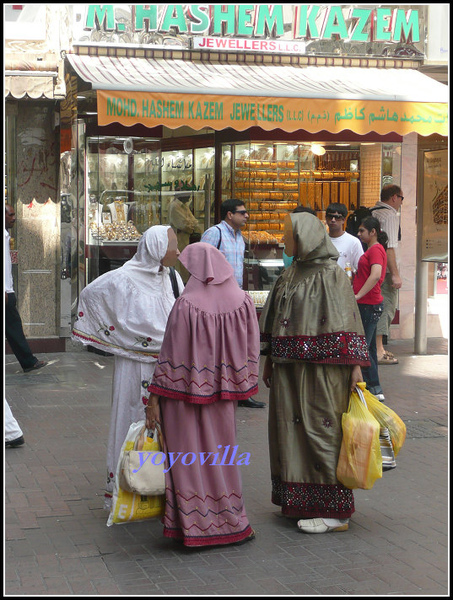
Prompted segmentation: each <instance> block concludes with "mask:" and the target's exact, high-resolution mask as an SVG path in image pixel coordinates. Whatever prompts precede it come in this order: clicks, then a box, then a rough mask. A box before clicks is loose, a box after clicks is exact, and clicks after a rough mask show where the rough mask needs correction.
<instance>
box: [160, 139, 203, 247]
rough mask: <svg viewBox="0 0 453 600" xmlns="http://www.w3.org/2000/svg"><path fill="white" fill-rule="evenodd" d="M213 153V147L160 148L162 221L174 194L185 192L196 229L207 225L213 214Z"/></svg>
mask: <svg viewBox="0 0 453 600" xmlns="http://www.w3.org/2000/svg"><path fill="white" fill-rule="evenodd" d="M214 156H215V150H214V148H213V147H206V148H195V149H192V148H191V149H188V150H180V149H177V150H171V151H165V152H162V192H161V202H162V222H163V223H167V222H168V206H169V204H170V202H171V201H172V200H173V198H175V195H177V193H180V194H181V193H183V192H187V194H188V195H190V199H189V202H188V207H189V209H190V211H191V212H192V214H193V215H194V217H195V218H196V219H197V221H198V225H199V227H198V229H199V231H200V232H203V231H204V230H205V229H207V228H208V227H210V225H211V222H213V218H214V205H213V202H214ZM170 224H171V223H170ZM181 249H182V248H180V250H181Z"/></svg>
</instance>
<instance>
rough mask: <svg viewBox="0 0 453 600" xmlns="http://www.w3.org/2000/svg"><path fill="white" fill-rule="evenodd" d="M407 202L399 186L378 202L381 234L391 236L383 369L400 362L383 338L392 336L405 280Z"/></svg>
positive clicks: (380, 353)
mask: <svg viewBox="0 0 453 600" xmlns="http://www.w3.org/2000/svg"><path fill="white" fill-rule="evenodd" d="M403 200H404V195H403V191H402V190H401V188H400V187H399V186H397V185H392V184H391V185H386V186H384V187H383V188H382V190H381V200H380V201H379V202H376V204H375V206H374V207H373V209H379V210H373V211H372V212H373V217H376V219H377V220H378V221H379V223H380V224H381V230H382V231H385V233H386V234H387V236H388V242H387V273H386V275H385V279H384V281H383V282H382V285H381V293H382V296H383V297H384V308H383V311H382V315H381V318H380V319H379V322H378V325H377V330H376V349H377V358H378V364H379V365H395V364H397V363H398V359H397V358H396V357H395V356H394V355H393V354H392V353H391V352H387V351H386V350H385V349H384V344H383V336H387V337H388V335H389V331H390V323H391V322H392V321H393V317H394V316H395V312H396V307H397V304H398V290H399V289H400V288H401V285H402V280H401V275H400V273H399V269H398V264H397V252H398V250H397V249H398V244H399V241H400V238H401V233H400V217H399V213H398V211H399V210H400V208H401V205H402V203H403Z"/></svg>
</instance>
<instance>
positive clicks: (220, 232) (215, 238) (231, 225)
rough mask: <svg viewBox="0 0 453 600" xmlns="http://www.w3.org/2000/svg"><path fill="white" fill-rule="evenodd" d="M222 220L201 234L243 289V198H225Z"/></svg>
mask: <svg viewBox="0 0 453 600" xmlns="http://www.w3.org/2000/svg"><path fill="white" fill-rule="evenodd" d="M220 218H221V219H222V221H221V222H220V223H219V224H218V225H214V226H213V227H210V228H209V229H207V230H206V231H205V232H204V233H203V235H202V236H201V241H202V242H206V243H207V244H211V245H212V246H215V247H216V248H217V249H218V250H220V252H222V254H223V255H224V256H225V258H226V259H227V261H228V262H229V263H230V265H231V266H232V267H233V269H234V274H235V276H236V281H237V282H238V284H239V287H240V288H241V289H242V285H243V280H244V252H245V242H244V238H243V237H242V233H241V230H242V229H243V227H245V224H246V223H247V219H248V218H249V214H248V212H247V210H246V208H245V205H244V202H243V201H242V200H235V199H230V200H225V201H224V202H222V205H221V207H220ZM239 406H245V407H247V408H263V407H264V406H266V405H265V403H264V402H257V401H256V400H254V399H253V398H249V399H248V400H241V401H239Z"/></svg>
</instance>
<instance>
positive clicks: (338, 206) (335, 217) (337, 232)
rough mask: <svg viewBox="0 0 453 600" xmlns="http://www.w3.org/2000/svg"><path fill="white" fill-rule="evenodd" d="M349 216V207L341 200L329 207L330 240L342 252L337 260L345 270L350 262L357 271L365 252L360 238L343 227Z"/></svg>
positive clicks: (327, 215)
mask: <svg viewBox="0 0 453 600" xmlns="http://www.w3.org/2000/svg"><path fill="white" fill-rule="evenodd" d="M347 216H348V209H347V208H346V205H345V204H342V203H341V202H332V203H331V204H329V206H328V207H327V210H326V223H327V227H328V228H329V236H330V241H331V242H332V244H333V245H334V246H335V248H336V249H337V250H338V252H339V254H340V257H339V259H338V261H337V262H338V264H339V266H340V267H341V268H342V269H343V270H344V269H345V267H346V264H347V263H349V264H350V265H351V269H352V271H353V272H355V271H357V265H358V264H359V258H360V257H361V256H362V254H363V247H362V243H361V242H360V240H359V239H358V238H356V237H354V236H353V235H351V234H350V233H347V232H346V231H344V229H343V227H344V222H345V219H346V217H347Z"/></svg>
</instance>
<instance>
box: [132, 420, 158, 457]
mask: <svg viewBox="0 0 453 600" xmlns="http://www.w3.org/2000/svg"><path fill="white" fill-rule="evenodd" d="M146 431H147V428H146V425H143V427H142V428H141V429H140V431H139V433H138V435H137V437H136V438H135V444H134V450H139V451H140V450H142V449H143V444H144V443H145V437H146ZM148 431H152V430H148ZM152 434H153V438H154V439H156V435H157V438H158V440H159V445H160V447H161V448H163V447H164V445H163V439H162V430H161V428H160V425H159V423H156V427H155V428H154V431H153V432H152Z"/></svg>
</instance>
